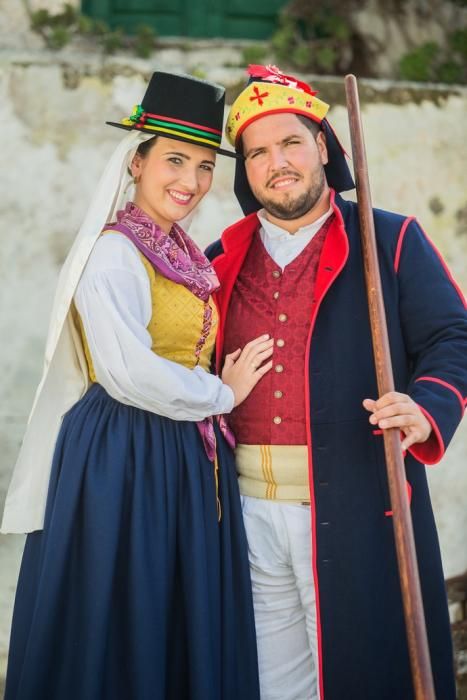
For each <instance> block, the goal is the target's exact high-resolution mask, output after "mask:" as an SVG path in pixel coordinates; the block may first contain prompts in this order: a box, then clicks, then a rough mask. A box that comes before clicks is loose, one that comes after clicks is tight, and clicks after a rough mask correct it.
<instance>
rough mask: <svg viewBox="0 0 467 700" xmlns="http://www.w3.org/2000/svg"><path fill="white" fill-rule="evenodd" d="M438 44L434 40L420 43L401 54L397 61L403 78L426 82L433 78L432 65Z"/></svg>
mask: <svg viewBox="0 0 467 700" xmlns="http://www.w3.org/2000/svg"><path fill="white" fill-rule="evenodd" d="M438 52H439V46H438V44H436V43H435V42H434V41H429V42H427V43H426V44H422V45H421V46H419V47H417V48H416V49H414V50H413V51H409V53H406V54H405V56H403V57H402V58H401V60H400V63H399V71H400V76H401V78H402V79H403V80H416V81H421V82H427V81H428V80H432V79H433V78H434V66H435V61H436V57H437V55H438Z"/></svg>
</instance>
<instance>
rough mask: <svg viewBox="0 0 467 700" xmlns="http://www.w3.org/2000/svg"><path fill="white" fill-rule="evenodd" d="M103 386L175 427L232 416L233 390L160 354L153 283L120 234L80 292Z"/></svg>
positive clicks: (109, 237) (96, 252)
mask: <svg viewBox="0 0 467 700" xmlns="http://www.w3.org/2000/svg"><path fill="white" fill-rule="evenodd" d="M75 305H76V308H77V309H78V312H79V314H80V316H81V320H82V323H83V327H84V331H85V334H86V340H87V342H88V345H89V350H90V353H91V357H92V362H93V365H94V371H95V374H96V380H97V381H98V382H99V384H101V385H102V386H103V387H104V389H105V390H106V391H107V393H108V394H109V395H110V396H112V397H113V398H114V399H116V400H117V401H120V402H121V403H124V404H127V405H129V406H135V407H137V408H143V409H145V410H147V411H151V412H153V413H157V414H159V415H161V416H165V417H167V418H172V419H174V420H189V421H198V420H202V419H203V418H206V417H207V416H211V415H216V414H220V413H229V412H230V411H231V410H232V408H233V404H234V395H233V392H232V390H231V389H230V387H229V386H227V385H226V384H223V382H222V381H221V380H220V379H219V378H218V377H216V376H214V375H212V374H209V373H208V372H206V371H205V370H203V369H202V368H201V367H196V368H195V369H193V370H190V369H187V368H186V367H183V366H182V365H179V364H177V363H176V362H172V361H170V360H167V359H165V358H162V357H160V356H158V355H156V354H155V353H154V352H153V351H152V350H151V344H152V341H151V336H150V334H149V333H148V331H147V325H148V323H149V320H150V318H151V313H152V308H151V293H150V285H149V279H148V276H147V273H146V270H145V268H144V265H143V263H142V262H141V259H140V256H139V253H138V251H137V249H136V247H135V246H134V245H133V243H131V241H129V240H128V239H126V238H125V237H124V236H123V235H121V234H117V233H115V234H112V233H109V234H106V235H105V236H102V237H101V238H100V239H99V240H98V241H97V243H96V245H95V247H94V249H93V251H92V253H91V256H90V259H89V261H88V263H87V265H86V268H85V270H84V272H83V275H82V277H81V280H80V282H79V285H78V287H77V290H76V293H75Z"/></svg>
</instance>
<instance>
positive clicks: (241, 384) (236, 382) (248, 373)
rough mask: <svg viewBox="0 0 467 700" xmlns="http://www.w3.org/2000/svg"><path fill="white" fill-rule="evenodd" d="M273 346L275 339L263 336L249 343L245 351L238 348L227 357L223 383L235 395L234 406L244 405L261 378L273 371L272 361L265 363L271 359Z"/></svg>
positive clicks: (223, 371)
mask: <svg viewBox="0 0 467 700" xmlns="http://www.w3.org/2000/svg"><path fill="white" fill-rule="evenodd" d="M273 345H274V340H273V339H270V338H269V336H268V335H261V336H260V337H259V338H255V340H251V341H250V342H249V343H247V344H246V345H245V347H244V348H243V350H241V349H240V348H238V350H235V351H234V352H231V353H230V354H229V355H226V356H225V363H224V368H223V370H222V381H223V382H224V384H228V386H230V388H231V389H232V391H233V393H234V396H235V403H234V406H238V404H240V403H242V401H244V400H245V399H246V397H247V396H248V394H249V393H250V392H251V390H252V389H253V388H254V387H255V386H256V384H257V383H258V382H259V380H260V379H261V377H263V376H264V375H265V374H266V372H269V370H270V369H271V367H272V360H269V362H266V363H265V364H263V362H264V361H265V360H267V359H268V357H271V355H272V351H273Z"/></svg>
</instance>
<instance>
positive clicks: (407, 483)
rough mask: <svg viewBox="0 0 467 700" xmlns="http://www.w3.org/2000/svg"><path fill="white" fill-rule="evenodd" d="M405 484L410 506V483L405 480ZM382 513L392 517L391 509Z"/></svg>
mask: <svg viewBox="0 0 467 700" xmlns="http://www.w3.org/2000/svg"><path fill="white" fill-rule="evenodd" d="M405 485H406V487H407V497H408V499H409V506H410V504H411V503H412V484H410V483H409V482H408V481H406V482H405ZM384 515H385V516H386V517H388V518H389V517H392V515H393V512H392V510H386V511H385V512H384Z"/></svg>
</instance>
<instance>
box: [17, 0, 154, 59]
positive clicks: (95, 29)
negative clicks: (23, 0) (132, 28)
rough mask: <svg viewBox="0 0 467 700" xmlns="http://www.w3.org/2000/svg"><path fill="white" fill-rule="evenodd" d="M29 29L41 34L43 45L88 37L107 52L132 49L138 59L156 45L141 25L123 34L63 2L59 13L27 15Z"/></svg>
mask: <svg viewBox="0 0 467 700" xmlns="http://www.w3.org/2000/svg"><path fill="white" fill-rule="evenodd" d="M30 20H31V28H32V29H33V30H34V31H35V32H37V33H38V34H40V35H41V36H42V38H43V39H44V41H45V44H46V46H47V47H48V48H49V49H52V50H54V51H59V50H60V49H62V48H63V47H64V46H66V45H67V44H68V43H69V42H70V41H71V40H72V39H73V38H75V37H83V38H86V39H91V40H93V41H94V44H97V46H100V48H101V49H102V51H103V52H104V53H106V54H112V53H114V52H115V51H119V50H122V49H132V50H133V52H134V53H135V54H136V55H137V56H140V57H141V58H148V57H149V56H150V55H151V53H152V52H153V51H154V49H155V47H156V38H157V35H156V32H155V31H154V29H153V28H152V27H149V26H147V25H142V26H140V27H138V28H137V30H136V33H135V34H134V35H133V36H129V35H126V34H125V33H124V32H123V29H122V28H121V27H117V28H116V29H111V28H110V27H109V25H108V24H107V23H106V22H103V21H102V20H98V19H92V18H91V17H87V16H86V15H83V14H81V13H80V12H79V11H78V10H76V9H75V8H74V7H73V6H72V5H70V4H66V5H65V6H64V8H63V10H62V12H60V13H59V14H51V13H50V12H49V11H48V10H37V12H32V13H31V14H30Z"/></svg>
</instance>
